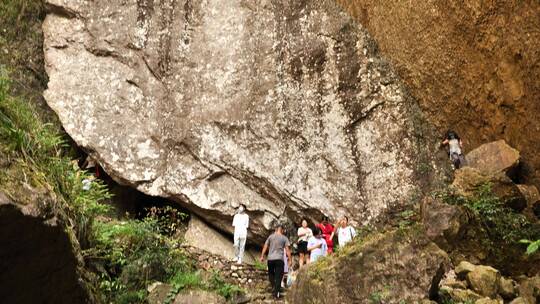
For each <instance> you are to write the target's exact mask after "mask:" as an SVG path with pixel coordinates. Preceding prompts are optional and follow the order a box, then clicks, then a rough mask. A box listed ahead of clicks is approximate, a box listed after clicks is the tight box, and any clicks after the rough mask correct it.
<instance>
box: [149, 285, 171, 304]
mask: <svg viewBox="0 0 540 304" xmlns="http://www.w3.org/2000/svg"><path fill="white" fill-rule="evenodd" d="M171 289H172V287H171V285H169V284H164V283H161V282H155V283H153V284H152V285H150V286H148V288H147V290H148V298H147V301H148V304H164V303H165V301H166V300H167V295H168V294H169V292H170V291H171Z"/></svg>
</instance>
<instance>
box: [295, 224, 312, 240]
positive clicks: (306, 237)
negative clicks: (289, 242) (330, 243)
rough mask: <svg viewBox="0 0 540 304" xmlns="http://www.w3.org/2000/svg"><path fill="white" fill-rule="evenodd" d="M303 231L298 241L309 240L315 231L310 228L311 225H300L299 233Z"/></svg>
mask: <svg viewBox="0 0 540 304" xmlns="http://www.w3.org/2000/svg"><path fill="white" fill-rule="evenodd" d="M301 233H303V234H304V235H302V236H300V237H299V238H298V241H299V242H307V241H308V240H309V238H310V237H311V236H312V235H313V232H312V231H311V229H309V227H306V228H304V227H300V228H298V235H300V234H301Z"/></svg>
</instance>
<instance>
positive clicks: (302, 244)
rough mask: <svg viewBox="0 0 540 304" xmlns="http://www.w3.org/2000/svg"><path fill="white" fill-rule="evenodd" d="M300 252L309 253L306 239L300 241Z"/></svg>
mask: <svg viewBox="0 0 540 304" xmlns="http://www.w3.org/2000/svg"><path fill="white" fill-rule="evenodd" d="M298 253H304V254H305V253H308V250H307V242H306V241H300V242H298Z"/></svg>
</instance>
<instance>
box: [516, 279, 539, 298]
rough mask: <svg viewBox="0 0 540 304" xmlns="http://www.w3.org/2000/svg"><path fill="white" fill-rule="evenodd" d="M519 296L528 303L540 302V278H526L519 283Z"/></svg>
mask: <svg viewBox="0 0 540 304" xmlns="http://www.w3.org/2000/svg"><path fill="white" fill-rule="evenodd" d="M518 290H519V296H520V297H521V298H522V299H523V300H525V301H526V302H527V303H539V302H540V276H538V275H537V276H534V277H532V278H524V279H523V280H520V281H519V286H518Z"/></svg>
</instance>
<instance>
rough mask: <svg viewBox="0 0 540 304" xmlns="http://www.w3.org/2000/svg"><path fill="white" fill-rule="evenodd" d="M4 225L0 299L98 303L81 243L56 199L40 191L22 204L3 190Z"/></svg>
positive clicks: (0, 206)
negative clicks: (85, 268) (84, 267)
mask: <svg viewBox="0 0 540 304" xmlns="http://www.w3.org/2000/svg"><path fill="white" fill-rule="evenodd" d="M26 192H31V190H30V189H26ZM0 223H1V227H2V228H1V229H0V270H1V271H0V302H2V303H95V302H94V299H93V297H92V295H91V294H90V293H89V291H88V290H89V289H88V286H87V285H86V283H85V281H84V280H83V279H82V277H83V273H82V265H83V262H82V257H81V256H80V252H79V250H80V249H78V243H77V242H76V240H75V238H74V236H70V235H69V234H68V233H67V232H66V229H68V228H67V227H66V225H67V223H66V222H65V217H62V216H61V215H60V214H57V213H56V211H55V208H54V201H53V200H52V198H50V197H48V196H47V195H44V194H43V195H42V194H39V193H37V194H36V197H35V201H34V202H33V203H31V202H27V204H25V205H22V204H19V203H17V202H13V201H12V200H10V199H8V198H7V197H6V196H4V194H2V193H0Z"/></svg>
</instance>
